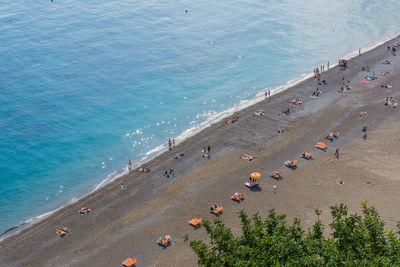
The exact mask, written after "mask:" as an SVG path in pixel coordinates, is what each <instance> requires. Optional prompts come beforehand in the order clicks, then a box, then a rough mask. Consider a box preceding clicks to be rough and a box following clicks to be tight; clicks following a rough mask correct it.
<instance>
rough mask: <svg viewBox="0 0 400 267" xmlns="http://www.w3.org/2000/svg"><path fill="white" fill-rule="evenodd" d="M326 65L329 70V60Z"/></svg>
mask: <svg viewBox="0 0 400 267" xmlns="http://www.w3.org/2000/svg"><path fill="white" fill-rule="evenodd" d="M327 67H328V70H329V61H328V64H327Z"/></svg>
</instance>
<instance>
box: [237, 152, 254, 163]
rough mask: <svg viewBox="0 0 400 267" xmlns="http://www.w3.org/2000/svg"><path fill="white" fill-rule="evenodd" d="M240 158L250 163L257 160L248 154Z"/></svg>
mask: <svg viewBox="0 0 400 267" xmlns="http://www.w3.org/2000/svg"><path fill="white" fill-rule="evenodd" d="M240 158H241V159H242V160H246V161H249V162H250V161H252V160H254V159H256V157H253V156H250V155H248V154H244V155H241V156H240Z"/></svg>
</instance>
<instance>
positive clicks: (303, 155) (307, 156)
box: [301, 152, 314, 160]
mask: <svg viewBox="0 0 400 267" xmlns="http://www.w3.org/2000/svg"><path fill="white" fill-rule="evenodd" d="M313 154H314V152H310V153H307V152H303V153H301V157H302V158H304V159H307V160H309V159H313V157H312V155H313Z"/></svg>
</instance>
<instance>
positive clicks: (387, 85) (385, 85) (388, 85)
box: [381, 82, 392, 88]
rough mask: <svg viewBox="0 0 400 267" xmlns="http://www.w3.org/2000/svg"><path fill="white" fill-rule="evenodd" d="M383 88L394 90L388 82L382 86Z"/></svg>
mask: <svg viewBox="0 0 400 267" xmlns="http://www.w3.org/2000/svg"><path fill="white" fill-rule="evenodd" d="M381 87H383V88H392V86H391V85H390V84H388V83H387V82H385V83H384V84H382V85H381Z"/></svg>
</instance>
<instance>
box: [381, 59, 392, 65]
mask: <svg viewBox="0 0 400 267" xmlns="http://www.w3.org/2000/svg"><path fill="white" fill-rule="evenodd" d="M390 63H392V61H391V60H389V59H386V60H384V61H382V62H381V64H385V65H389V64H390Z"/></svg>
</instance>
